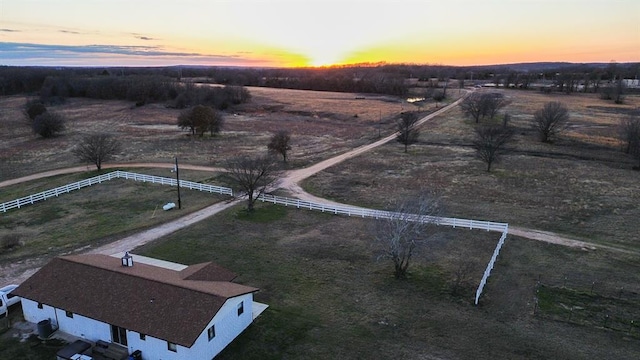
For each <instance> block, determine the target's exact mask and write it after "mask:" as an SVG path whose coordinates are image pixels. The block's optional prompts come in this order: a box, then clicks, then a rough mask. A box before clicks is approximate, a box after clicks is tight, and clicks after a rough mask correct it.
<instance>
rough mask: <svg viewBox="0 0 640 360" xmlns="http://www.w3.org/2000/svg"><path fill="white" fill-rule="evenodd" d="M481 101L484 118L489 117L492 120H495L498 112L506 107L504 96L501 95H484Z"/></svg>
mask: <svg viewBox="0 0 640 360" xmlns="http://www.w3.org/2000/svg"><path fill="white" fill-rule="evenodd" d="M481 100H482V116H483V117H484V116H489V118H490V119H493V118H494V117H495V116H496V114H497V113H498V111H499V110H500V109H502V108H503V107H504V106H505V105H506V102H505V100H504V96H503V95H502V94H500V93H490V94H483V95H482V97H481Z"/></svg>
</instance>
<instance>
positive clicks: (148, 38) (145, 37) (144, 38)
mask: <svg viewBox="0 0 640 360" xmlns="http://www.w3.org/2000/svg"><path fill="white" fill-rule="evenodd" d="M136 38H138V39H140V40H157V39H154V38H151V37H148V36H136Z"/></svg>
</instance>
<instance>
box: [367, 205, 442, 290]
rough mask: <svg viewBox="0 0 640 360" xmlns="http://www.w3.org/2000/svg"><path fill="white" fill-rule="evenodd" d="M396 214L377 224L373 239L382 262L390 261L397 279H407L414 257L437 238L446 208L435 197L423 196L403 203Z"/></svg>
mask: <svg viewBox="0 0 640 360" xmlns="http://www.w3.org/2000/svg"><path fill="white" fill-rule="evenodd" d="M393 209H394V210H393V212H388V213H386V215H388V216H384V217H382V216H381V218H380V219H378V220H376V221H375V223H374V227H373V232H374V234H373V237H374V239H375V242H376V244H377V245H378V251H379V256H378V258H379V259H389V260H391V261H392V262H393V265H394V272H393V274H394V276H395V278H396V279H405V278H406V277H407V270H408V269H409V265H410V264H411V260H412V258H413V256H414V255H415V254H416V252H417V251H419V250H420V249H421V248H423V247H424V246H425V245H426V244H427V241H428V240H429V239H430V238H431V237H432V236H433V235H434V233H435V230H434V229H435V227H436V225H438V223H439V222H440V214H441V211H442V205H441V201H440V198H439V197H437V196H436V195H434V194H429V193H425V194H421V195H418V196H412V197H409V198H406V199H404V200H400V201H398V202H396V203H395V204H394V205H393Z"/></svg>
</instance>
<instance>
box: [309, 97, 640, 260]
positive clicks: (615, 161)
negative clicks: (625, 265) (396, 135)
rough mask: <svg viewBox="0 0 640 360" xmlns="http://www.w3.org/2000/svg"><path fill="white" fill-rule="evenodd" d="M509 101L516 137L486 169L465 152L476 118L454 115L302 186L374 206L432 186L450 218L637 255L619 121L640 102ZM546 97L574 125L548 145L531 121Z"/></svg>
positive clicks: (633, 186)
mask: <svg viewBox="0 0 640 360" xmlns="http://www.w3.org/2000/svg"><path fill="white" fill-rule="evenodd" d="M505 96H506V97H507V98H509V99H510V101H511V103H510V104H509V105H508V106H507V107H506V109H505V111H506V112H509V113H510V114H512V122H511V125H512V126H514V127H515V128H516V129H517V135H516V137H515V141H514V142H513V143H512V144H511V145H510V146H509V152H508V153H507V154H506V155H505V156H504V157H503V158H502V162H501V163H499V164H496V165H494V167H493V170H492V172H491V173H487V172H486V171H485V169H486V165H485V164H484V163H482V162H481V161H480V160H478V159H477V158H476V157H475V155H474V151H473V149H472V148H471V146H470V145H471V142H472V139H473V137H472V136H473V130H472V125H473V121H472V120H469V119H465V118H464V117H463V116H462V114H461V113H460V112H459V111H451V112H449V113H447V114H446V115H445V116H442V117H439V118H437V119H435V121H434V122H432V123H429V124H427V125H426V126H425V127H424V129H423V130H422V133H421V137H420V143H419V144H416V145H413V146H411V147H410V150H409V154H404V153H403V152H402V149H401V146H400V145H399V144H397V143H389V144H387V145H385V146H382V147H380V148H378V149H376V150H375V151H373V152H370V153H367V154H364V155H362V156H360V157H358V158H355V159H353V160H351V161H348V162H345V163H343V164H339V165H338V166H335V167H332V168H329V169H327V170H325V171H324V172H322V173H319V174H317V175H315V176H314V177H312V178H310V179H309V180H307V181H306V182H305V183H304V186H305V187H306V188H307V190H309V191H311V192H313V193H315V194H316V195H320V196H325V197H329V198H332V199H334V200H337V201H341V202H346V203H351V204H361V205H369V206H374V207H384V206H386V202H387V199H389V198H394V197H396V196H397V195H400V194H406V193H411V192H415V191H419V190H420V189H421V188H431V189H436V190H438V191H439V192H440V193H441V194H442V196H444V197H445V199H446V202H447V204H448V214H449V216H453V217H464V218H474V219H480V220H493V221H503V222H508V223H510V224H511V225H518V226H524V227H529V228H534V229H539V230H546V231H557V232H560V233H564V234H567V235H569V236H570V237H575V238H578V239H586V240H588V241H593V242H596V243H602V244H613V245H616V246H620V247H623V248H629V249H635V250H638V249H639V248H640V243H639V242H638V241H639V239H638V237H637V234H638V229H639V227H638V219H639V218H640V208H639V207H638V206H637V204H638V201H639V200H640V191H639V190H640V182H639V181H638V178H639V177H640V173H639V172H638V171H633V170H632V167H633V165H634V164H635V162H634V161H633V160H632V159H631V158H630V157H628V156H626V155H625V154H623V153H622V152H621V151H620V149H621V147H620V144H619V143H618V141H617V139H616V136H617V133H616V125H617V124H618V122H619V120H620V119H621V118H622V116H624V114H625V111H626V110H627V109H633V108H637V107H640V97H638V96H636V97H631V96H629V97H628V98H627V103H626V104H625V105H624V106H614V105H612V104H610V103H607V102H604V101H602V100H600V99H598V98H597V97H596V96H595V95H573V96H566V95H564V94H562V95H545V94H540V93H537V92H519V91H518V92H516V91H509V92H507V93H506V94H505ZM547 101H562V102H563V103H565V104H566V105H567V106H568V107H569V109H570V112H571V119H572V120H571V125H572V126H571V127H570V129H569V130H568V131H567V132H566V133H565V134H564V136H562V137H561V138H560V139H559V140H558V141H556V142H555V143H554V144H543V143H540V142H539V141H537V138H536V136H535V134H534V133H533V131H532V130H530V128H529V125H528V122H529V121H530V119H531V117H532V113H533V112H534V111H535V110H536V109H538V108H540V107H542V105H543V104H544V103H545V102H547Z"/></svg>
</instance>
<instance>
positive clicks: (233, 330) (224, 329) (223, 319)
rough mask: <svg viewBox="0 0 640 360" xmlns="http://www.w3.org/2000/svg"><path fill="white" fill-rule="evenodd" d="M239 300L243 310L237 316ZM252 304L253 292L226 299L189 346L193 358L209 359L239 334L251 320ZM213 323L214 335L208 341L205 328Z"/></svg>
mask: <svg viewBox="0 0 640 360" xmlns="http://www.w3.org/2000/svg"><path fill="white" fill-rule="evenodd" d="M241 302H244V312H243V313H242V315H240V316H238V310H237V309H238V304H240V303H241ZM252 305H253V294H246V295H242V296H239V297H236V298H232V299H228V300H227V301H226V302H225V303H224V305H223V306H222V308H221V309H220V311H218V313H217V314H216V316H215V317H214V318H213V319H212V320H211V321H210V322H209V324H207V327H206V328H205V329H204V331H203V332H202V334H200V336H199V337H198V340H196V342H195V344H193V346H192V347H191V349H190V351H191V352H190V354H191V356H193V359H206V360H210V359H211V358H213V357H214V356H215V355H217V354H218V353H219V352H221V351H222V350H223V349H224V348H225V347H226V346H227V345H229V344H230V343H231V341H233V339H235V338H236V337H237V336H238V335H240V333H241V332H242V331H244V329H246V328H247V326H249V325H251V322H252V321H253V318H252V310H253V309H252ZM214 324H215V328H216V336H215V337H214V338H213V339H211V341H209V336H208V334H207V329H209V327H211V325H214ZM183 359H186V358H183Z"/></svg>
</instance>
